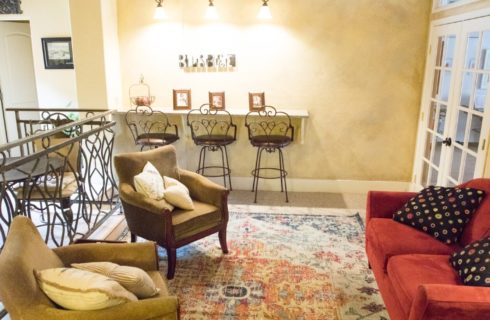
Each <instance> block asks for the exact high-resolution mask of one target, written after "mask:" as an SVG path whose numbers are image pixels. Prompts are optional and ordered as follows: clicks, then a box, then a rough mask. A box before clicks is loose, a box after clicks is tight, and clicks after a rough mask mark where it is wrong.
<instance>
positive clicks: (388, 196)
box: [366, 191, 417, 223]
mask: <svg viewBox="0 0 490 320" xmlns="http://www.w3.org/2000/svg"><path fill="white" fill-rule="evenodd" d="M416 194H417V193H415V192H391V191H369V192H368V195H367V208H366V223H368V222H369V220H370V219H371V218H391V217H393V214H394V213H395V211H396V210H398V209H400V208H401V207H402V206H403V205H404V204H405V203H406V202H407V201H408V200H410V198H412V197H413V196H415V195H416Z"/></svg>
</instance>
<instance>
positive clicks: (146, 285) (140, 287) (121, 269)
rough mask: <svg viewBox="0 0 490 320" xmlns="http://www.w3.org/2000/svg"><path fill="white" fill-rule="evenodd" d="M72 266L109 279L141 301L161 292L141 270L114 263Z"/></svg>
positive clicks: (73, 264) (75, 264) (76, 264)
mask: <svg viewBox="0 0 490 320" xmlns="http://www.w3.org/2000/svg"><path fill="white" fill-rule="evenodd" d="M71 266H72V267H74V268H77V269H81V270H86V271H91V272H95V273H99V274H102V275H104V276H106V277H109V278H111V279H112V280H114V281H117V282H118V283H119V284H120V285H122V286H123V287H124V288H126V289H127V290H129V291H131V292H132V293H134V295H136V296H137V297H138V298H140V299H144V298H149V297H153V296H154V295H156V294H157V293H158V292H160V289H158V288H157V287H156V286H155V283H154V282H153V280H151V278H150V276H149V275H148V273H146V272H145V271H144V270H142V269H140V268H136V267H128V266H120V265H118V264H116V263H112V262H89V263H72V264H71Z"/></svg>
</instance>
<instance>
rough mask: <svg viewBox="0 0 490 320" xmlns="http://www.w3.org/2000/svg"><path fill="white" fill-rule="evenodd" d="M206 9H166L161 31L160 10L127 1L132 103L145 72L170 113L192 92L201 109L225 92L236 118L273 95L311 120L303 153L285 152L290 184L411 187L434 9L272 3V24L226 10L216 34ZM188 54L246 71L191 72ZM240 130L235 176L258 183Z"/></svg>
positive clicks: (347, 0)
mask: <svg viewBox="0 0 490 320" xmlns="http://www.w3.org/2000/svg"><path fill="white" fill-rule="evenodd" d="M206 5H207V3H206V1H201V0H199V1H198V0H185V1H168V2H167V1H166V2H164V6H165V9H166V11H167V15H168V16H169V19H168V20H166V21H164V22H156V21H155V20H153V18H152V15H153V10H154V7H155V3H154V2H153V1H135V0H118V12H119V39H120V48H121V66H122V80H123V92H125V91H126V90H127V89H128V88H129V86H130V85H131V84H133V83H135V82H137V80H138V78H139V75H140V74H141V73H143V74H144V75H145V79H146V82H147V83H149V84H150V85H151V87H152V93H153V94H154V95H156V98H157V100H156V103H155V105H156V106H165V107H170V106H171V105H172V100H171V99H172V96H171V92H172V89H184V88H191V89H192V93H193V97H192V100H193V102H194V103H195V105H194V106H198V105H199V104H201V103H205V102H207V94H208V91H225V92H226V101H227V106H228V107H230V108H247V107H248V98H247V94H248V92H249V91H265V92H266V102H267V103H268V104H272V105H274V106H277V107H278V108H281V109H285V110H286V111H287V109H298V108H304V109H308V110H309V112H310V118H309V119H308V121H307V128H306V137H305V143H304V144H302V145H300V144H294V145H292V146H290V147H288V148H287V150H286V167H287V168H288V169H289V172H290V175H289V176H290V177H292V178H314V179H332V180H335V179H349V180H386V181H409V180H410V179H411V172H412V164H413V156H414V148H415V138H416V130H417V118H418V113H419V107H420V95H421V91H422V80H423V70H424V69H423V68H424V62H425V53H426V46H427V34H428V25H429V19H430V7H431V3H430V1H426V0H407V1H400V0H378V1H372V0H304V1H293V0H282V1H271V2H270V7H271V11H272V14H273V20H272V21H270V22H267V23H262V22H259V21H258V20H257V19H256V15H257V11H258V9H259V7H260V1H249V0H234V1H219V2H216V3H215V5H216V7H217V9H218V11H219V14H220V20H219V21H218V22H216V23H210V22H207V21H205V20H204V19H203V15H204V12H205V7H206ZM182 52H185V53H199V52H216V53H220V52H228V53H235V54H236V55H237V67H236V70H235V71H234V72H226V73H218V72H216V73H209V72H203V73H197V72H187V73H186V72H184V71H183V70H181V69H179V66H178V55H179V54H180V53H182ZM123 103H125V106H126V107H128V106H129V99H124V97H123ZM238 125H239V127H240V130H239V132H238V134H239V136H240V139H239V141H238V142H237V143H236V144H234V145H233V146H232V147H231V148H230V161H231V166H232V171H233V176H239V177H240V176H241V177H248V176H250V170H251V169H252V166H253V163H254V161H255V150H254V149H253V148H252V147H250V145H249V143H248V141H247V140H246V131H245V129H244V128H243V123H242V122H239V123H238ZM120 139H122V138H121V137H120ZM121 141H122V140H121ZM126 141H127V140H126ZM177 148H178V149H179V152H185V153H186V155H187V157H186V158H187V159H188V161H187V165H188V167H189V168H191V169H193V168H194V169H195V167H196V166H197V157H198V153H197V148H196V147H194V146H193V145H192V143H191V142H189V140H188V139H181V140H180V141H179V142H178V143H177ZM181 158H182V157H181Z"/></svg>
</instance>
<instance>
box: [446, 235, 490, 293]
mask: <svg viewBox="0 0 490 320" xmlns="http://www.w3.org/2000/svg"><path fill="white" fill-rule="evenodd" d="M449 262H450V263H451V265H452V266H453V268H454V269H455V270H456V271H457V272H458V274H459V277H460V278H461V281H462V282H463V283H464V284H466V285H469V286H480V287H490V237H487V238H484V239H481V240H478V241H475V242H473V243H470V244H469V245H467V246H466V247H464V248H463V250H461V251H459V252H455V253H453V254H452V255H451V257H450V258H449Z"/></svg>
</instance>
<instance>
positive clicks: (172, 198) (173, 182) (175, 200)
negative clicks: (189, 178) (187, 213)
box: [163, 176, 194, 210]
mask: <svg viewBox="0 0 490 320" xmlns="http://www.w3.org/2000/svg"><path fill="white" fill-rule="evenodd" d="M163 181H164V183H165V191H164V197H165V200H167V201H168V202H169V203H170V204H172V205H174V206H176V207H179V208H181V209H184V210H194V203H193V202H192V199H191V196H190V195H189V189H187V187H186V186H185V185H184V184H183V183H182V182H180V181H179V180H177V179H174V178H170V177H167V176H165V177H163Z"/></svg>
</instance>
